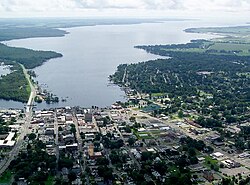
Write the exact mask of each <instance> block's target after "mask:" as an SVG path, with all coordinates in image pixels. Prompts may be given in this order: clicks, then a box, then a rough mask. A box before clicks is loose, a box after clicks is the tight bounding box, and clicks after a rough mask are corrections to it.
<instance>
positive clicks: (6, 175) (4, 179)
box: [0, 170, 12, 184]
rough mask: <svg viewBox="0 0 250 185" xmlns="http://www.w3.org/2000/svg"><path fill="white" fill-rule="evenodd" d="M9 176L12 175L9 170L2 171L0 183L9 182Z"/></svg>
mask: <svg viewBox="0 0 250 185" xmlns="http://www.w3.org/2000/svg"><path fill="white" fill-rule="evenodd" d="M11 176H12V174H11V171H9V170H7V171H6V172H4V173H3V174H2V176H1V177H0V184H2V183H9V182H10V180H11Z"/></svg>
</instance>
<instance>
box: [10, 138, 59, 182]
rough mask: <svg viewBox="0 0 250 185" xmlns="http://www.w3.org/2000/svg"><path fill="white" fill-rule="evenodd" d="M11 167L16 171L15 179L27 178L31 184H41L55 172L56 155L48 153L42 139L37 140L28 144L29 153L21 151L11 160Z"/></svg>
mask: <svg viewBox="0 0 250 185" xmlns="http://www.w3.org/2000/svg"><path fill="white" fill-rule="evenodd" d="M10 168H11V170H12V171H13V172H15V176H14V178H15V180H18V179H19V178H25V179H28V182H29V183H30V184H40V183H42V182H47V180H48V179H49V178H51V175H54V174H55V169H56V157H55V156H50V155H48V153H47V152H46V151H45V144H44V143H43V142H42V141H39V140H35V141H33V143H32V145H30V144H28V146H27V153H26V152H21V153H20V154H19V155H18V157H17V158H16V159H14V160H13V161H12V162H11V165H10Z"/></svg>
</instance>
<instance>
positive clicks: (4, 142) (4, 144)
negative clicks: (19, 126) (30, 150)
mask: <svg viewBox="0 0 250 185" xmlns="http://www.w3.org/2000/svg"><path fill="white" fill-rule="evenodd" d="M6 136H7V137H6ZM14 136H15V133H14V132H10V133H9V134H8V135H5V137H3V138H2V139H1V140H0V148H11V147H13V146H14V145H15V143H16V141H12V139H13V138H14Z"/></svg>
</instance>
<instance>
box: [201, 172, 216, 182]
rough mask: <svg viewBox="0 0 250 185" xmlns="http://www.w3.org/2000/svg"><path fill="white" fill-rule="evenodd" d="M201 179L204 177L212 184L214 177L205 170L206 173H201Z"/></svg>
mask: <svg viewBox="0 0 250 185" xmlns="http://www.w3.org/2000/svg"><path fill="white" fill-rule="evenodd" d="M203 177H204V178H205V179H206V180H208V181H209V182H212V181H213V180H214V175H213V173H212V172H211V171H208V170H206V171H204V172H203Z"/></svg>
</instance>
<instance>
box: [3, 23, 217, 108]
mask: <svg viewBox="0 0 250 185" xmlns="http://www.w3.org/2000/svg"><path fill="white" fill-rule="evenodd" d="M211 25H213V26H216V25H215V24H213V23H205V22H200V21H168V22H164V23H143V24H133V25H105V26H103V25H98V26H85V27H75V28H68V29H65V30H66V31H68V32H69V34H67V35H66V36H65V37H52V38H31V39H20V40H12V41H8V42H5V43H6V44H7V45H9V46H15V47H25V48H31V49H35V50H52V51H56V52H59V53H62V54H63V57H62V58H57V59H52V60H50V61H47V62H46V63H44V64H43V65H42V66H40V67H37V68H36V69H35V72H36V74H37V75H38V77H37V81H38V82H39V84H41V85H42V86H43V87H46V88H47V89H48V90H49V91H51V92H53V94H56V95H57V96H58V97H60V98H65V97H67V102H60V103H58V104H52V105H46V104H45V103H42V104H39V105H38V108H49V107H60V106H83V107H90V106H92V105H95V106H99V107H106V106H109V105H111V104H112V103H114V102H115V101H117V100H122V101H124V100H125V94H124V92H123V91H122V90H121V89H120V88H119V87H117V86H114V85H109V84H110V83H109V80H108V76H109V75H110V74H113V73H114V72H115V70H116V67H117V66H118V65H119V64H121V63H136V62H141V61H147V60H153V59H156V58H160V57H159V56H156V55H152V54H148V53H146V52H145V51H143V50H139V49H135V48H134V46H136V45H149V44H150V45H155V44H173V43H187V42H189V41H190V40H191V39H201V38H205V39H209V38H212V37H215V36H213V35H206V34H194V33H185V32H184V31H183V30H184V29H186V28H190V27H200V26H211ZM23 107H24V105H23V104H21V103H18V102H13V101H3V100H0V108H23Z"/></svg>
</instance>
